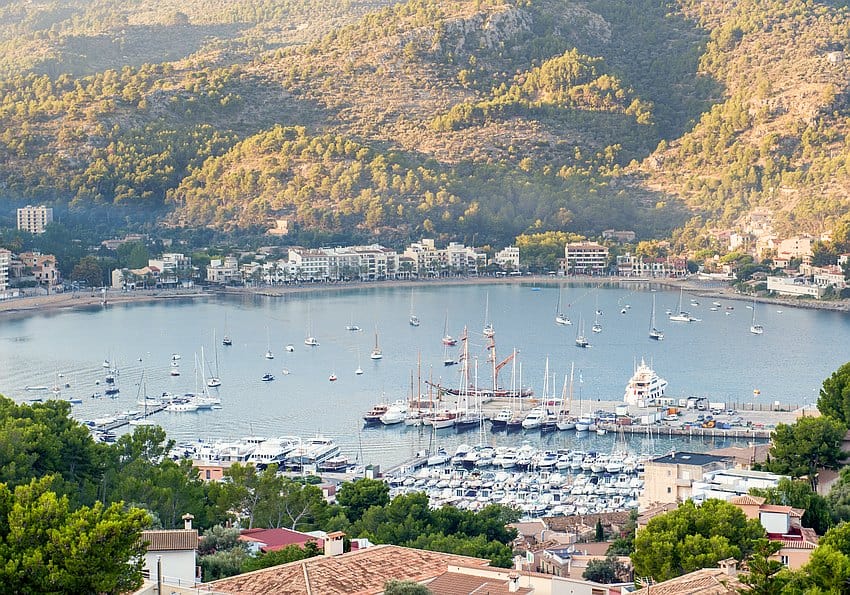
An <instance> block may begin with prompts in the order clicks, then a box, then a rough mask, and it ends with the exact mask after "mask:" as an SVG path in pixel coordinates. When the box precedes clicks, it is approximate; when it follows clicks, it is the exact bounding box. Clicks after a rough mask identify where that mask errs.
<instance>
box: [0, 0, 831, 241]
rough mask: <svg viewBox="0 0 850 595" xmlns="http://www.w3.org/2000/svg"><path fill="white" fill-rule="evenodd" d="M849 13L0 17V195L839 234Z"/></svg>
mask: <svg viewBox="0 0 850 595" xmlns="http://www.w3.org/2000/svg"><path fill="white" fill-rule="evenodd" d="M845 13H846V6H844V5H843V4H840V3H833V4H818V3H811V2H809V3H803V2H779V1H778V0H777V1H770V2H755V1H754V0H748V1H742V2H738V3H735V4H734V5H730V4H729V3H723V2H719V1H708V2H695V1H690V0H687V1H686V0H681V1H680V2H672V1H670V2H666V3H661V4H659V3H657V2H650V1H649V0H635V1H626V0H604V1H603V0H589V1H585V2H569V3H564V2H562V1H556V0H476V1H458V0H455V1H445V2H438V1H436V0H410V1H408V2H405V3H393V2H379V1H376V2H366V1H357V0H349V1H348V2H333V1H330V0H328V1H320V2H313V1H307V0H303V1H302V0H255V1H253V2H248V3H239V5H238V7H235V6H230V5H227V7H226V8H222V6H221V5H220V4H219V3H212V2H208V1H204V0H199V1H193V0H188V1H186V2H182V3H180V4H178V3H176V2H168V1H159V2H153V3H150V2H145V3H142V2H139V1H138V0H137V1H136V2H132V1H131V2H129V3H122V4H119V3H115V2H110V1H106V0H94V1H92V2H83V1H82V0H77V1H72V2H69V3H66V4H64V5H63V8H57V7H56V5H54V4H52V3H43V4H40V3H30V4H27V5H25V7H22V6H21V5H20V4H7V5H6V6H5V7H4V8H2V9H0V45H2V46H3V47H4V49H8V50H9V51H8V52H5V53H4V54H2V55H3V58H2V59H0V75H2V78H0V94H2V97H3V101H2V104H0V124H2V130H3V132H2V133H0V177H2V179H3V180H5V183H4V185H3V187H2V188H0V193H2V196H3V198H5V199H6V200H7V204H14V203H19V202H21V201H36V200H38V201H47V202H53V203H56V204H57V205H62V204H66V203H67V204H68V205H70V207H71V208H74V209H83V208H86V207H89V206H92V205H103V204H106V205H110V206H115V207H116V208H118V209H122V210H123V211H130V210H135V211H136V212H139V211H142V212H145V213H156V214H157V216H159V217H162V218H165V220H166V221H168V222H169V224H171V225H180V226H191V227H202V226H207V227H211V228H214V229H219V230H223V231H233V230H243V231H244V230H262V229H264V228H266V227H268V226H270V225H271V224H272V222H273V221H274V220H275V219H286V220H288V221H289V222H290V223H291V224H292V225H293V227H295V228H300V229H312V230H319V231H325V232H328V233H336V234H340V233H342V234H347V235H349V236H351V237H358V238H361V237H362V238H374V237H380V238H382V239H388V240H395V239H398V240H399V241H401V240H403V239H406V238H409V237H417V236H419V235H423V234H427V235H435V236H446V237H449V236H452V237H467V238H469V239H471V238H472V236H474V235H476V234H477V235H478V238H479V239H482V240H486V241H493V242H504V243H507V242H509V241H511V239H512V238H513V237H514V236H516V235H517V234H519V233H523V232H526V231H540V230H547V229H560V230H565V231H572V232H578V233H585V234H596V233H599V232H600V231H601V230H602V229H606V228H610V227H617V228H628V229H635V230H636V231H637V232H638V233H639V235H640V236H641V237H660V236H665V235H669V234H670V233H671V232H672V231H673V230H674V229H675V228H677V227H681V226H682V225H683V224H684V223H685V221H686V220H687V219H688V218H690V217H691V216H693V215H696V216H697V217H698V218H697V219H692V220H691V222H690V223H689V228H691V229H700V228H702V227H705V226H709V225H728V224H731V223H732V222H734V221H735V220H736V219H738V218H740V217H741V216H742V215H743V214H745V213H746V212H747V211H748V210H749V209H751V208H753V207H755V206H769V207H773V208H776V209H778V210H780V211H781V212H782V213H783V215H782V216H780V220H784V222H785V224H787V226H788V227H789V228H790V226H791V225H799V224H800V222H801V221H802V222H804V223H803V226H804V227H805V228H806V229H811V230H819V229H823V228H824V227H826V226H828V225H829V224H830V223H831V221H832V220H833V219H834V218H835V217H836V216H839V215H840V214H842V213H844V212H846V211H847V205H846V204H845V202H844V199H843V196H846V192H844V190H845V185H846V174H845V173H844V169H843V163H844V159H845V155H846V153H845V148H844V144H845V143H844V134H845V133H844V129H845V127H846V123H845V121H844V120H845V119H846V118H845V117H844V115H843V114H844V110H845V109H846V106H845V103H844V99H843V98H844V97H845V96H846V88H847V85H846V76H845V67H844V66H843V64H836V65H832V64H830V63H829V62H828V60H827V58H826V54H827V52H828V51H832V50H837V49H842V48H843V45H842V44H843V43H844V42H845V41H846V34H847V31H846V27H843V26H842V25H841V23H842V22H846V21H844V18H845V16H846V14H845ZM842 35H843V36H844V38H842ZM792 40H793V41H794V43H792ZM831 55H833V56H834V55H837V54H831ZM58 73H66V74H58ZM789 197H793V200H788V198H789ZM783 218H784V219H783ZM780 223H781V222H780ZM683 241H684V240H683Z"/></svg>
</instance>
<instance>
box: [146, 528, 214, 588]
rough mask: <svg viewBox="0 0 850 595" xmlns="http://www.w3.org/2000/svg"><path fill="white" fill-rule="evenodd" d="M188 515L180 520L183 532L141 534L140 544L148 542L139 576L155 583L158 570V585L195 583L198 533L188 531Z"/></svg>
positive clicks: (174, 530) (189, 529) (193, 530)
mask: <svg viewBox="0 0 850 595" xmlns="http://www.w3.org/2000/svg"><path fill="white" fill-rule="evenodd" d="M192 518H193V517H192V515H191V514H187V515H184V516H183V522H184V527H185V528H184V529H173V530H170V531H142V541H146V542H148V547H147V551H146V552H145V563H144V569H143V573H144V575H145V577H146V578H148V579H150V580H151V581H153V582H156V581H157V580H158V578H159V573H158V571H157V569H158V568H161V569H162V582H163V583H165V584H168V585H176V586H183V587H185V586H189V587H191V586H194V585H196V584H197V583H198V582H200V581H199V580H198V579H199V577H198V565H197V562H196V554H197V550H198V531H197V529H192Z"/></svg>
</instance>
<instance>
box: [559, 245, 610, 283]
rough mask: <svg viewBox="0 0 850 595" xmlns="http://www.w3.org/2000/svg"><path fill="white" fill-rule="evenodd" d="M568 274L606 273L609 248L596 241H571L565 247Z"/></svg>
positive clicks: (565, 264) (565, 265)
mask: <svg viewBox="0 0 850 595" xmlns="http://www.w3.org/2000/svg"><path fill="white" fill-rule="evenodd" d="M564 267H565V269H566V273H567V274H568V275H604V274H605V272H606V271H607V269H608V248H607V247H606V246H602V245H601V244H598V243H596V242H570V243H568V244H567V245H566V247H565V248H564Z"/></svg>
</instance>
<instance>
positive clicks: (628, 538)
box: [607, 509, 638, 556]
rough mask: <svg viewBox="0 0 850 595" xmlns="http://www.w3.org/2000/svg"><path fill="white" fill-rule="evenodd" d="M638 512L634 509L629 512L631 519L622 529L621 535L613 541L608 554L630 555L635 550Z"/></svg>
mask: <svg viewBox="0 0 850 595" xmlns="http://www.w3.org/2000/svg"><path fill="white" fill-rule="evenodd" d="M637 518H638V512H637V510H635V509H632V510H631V512H629V520H628V521H627V522H626V524H625V525H624V526H623V529H622V530H621V531H620V536H619V537H618V538H617V539H615V540H614V541H612V542H611V545H610V546H609V547H608V551H607V553H608V554H613V555H615V556H630V555H631V554H632V552H633V551H635V531H636V529H637Z"/></svg>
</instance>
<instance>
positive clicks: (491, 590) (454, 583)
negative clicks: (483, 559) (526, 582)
mask: <svg viewBox="0 0 850 595" xmlns="http://www.w3.org/2000/svg"><path fill="white" fill-rule="evenodd" d="M427 587H428V590H429V591H431V593H433V594H434V595H469V594H470V593H482V594H483V593H486V594H487V595H507V594H508V593H520V594H527V593H532V592H533V591H534V590H533V589H528V588H526V587H520V588H518V589H517V590H516V591H511V590H510V587H509V586H508V581H500V580H499V579H495V578H487V577H484V576H473V575H471V574H460V573H458V572H445V573H443V574H441V575H440V576H438V577H437V578H435V579H434V580H433V581H431V582H430V583H428V584H427Z"/></svg>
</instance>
